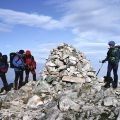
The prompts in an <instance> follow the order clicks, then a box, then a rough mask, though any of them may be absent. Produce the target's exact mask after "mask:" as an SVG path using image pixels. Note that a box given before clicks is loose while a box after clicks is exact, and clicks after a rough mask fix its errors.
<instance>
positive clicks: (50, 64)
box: [46, 61, 56, 67]
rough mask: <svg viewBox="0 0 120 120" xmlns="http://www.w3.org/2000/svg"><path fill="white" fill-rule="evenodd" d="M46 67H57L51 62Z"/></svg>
mask: <svg viewBox="0 0 120 120" xmlns="http://www.w3.org/2000/svg"><path fill="white" fill-rule="evenodd" d="M46 66H50V67H56V65H55V64H54V63H52V62H51V61H49V62H47V63H46Z"/></svg>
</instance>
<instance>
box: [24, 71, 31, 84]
mask: <svg viewBox="0 0 120 120" xmlns="http://www.w3.org/2000/svg"><path fill="white" fill-rule="evenodd" d="M29 72H30V71H29V70H25V74H26V76H25V83H28V78H29Z"/></svg>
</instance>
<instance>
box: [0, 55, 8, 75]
mask: <svg viewBox="0 0 120 120" xmlns="http://www.w3.org/2000/svg"><path fill="white" fill-rule="evenodd" d="M2 62H3V63H4V65H5V68H3V69H1V71H2V72H5V73H6V72H7V71H8V68H9V64H8V57H7V55H2Z"/></svg>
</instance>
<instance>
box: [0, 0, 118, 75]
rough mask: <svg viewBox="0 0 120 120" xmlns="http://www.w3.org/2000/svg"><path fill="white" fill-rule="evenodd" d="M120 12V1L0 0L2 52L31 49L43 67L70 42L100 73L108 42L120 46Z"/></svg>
mask: <svg viewBox="0 0 120 120" xmlns="http://www.w3.org/2000/svg"><path fill="white" fill-rule="evenodd" d="M119 11H120V0H0V45H1V46H0V51H1V52H2V53H3V54H7V55H9V53H10V52H15V51H19V50H20V49H24V50H31V52H32V54H33V55H34V57H35V59H36V61H37V62H38V63H40V64H44V63H45V60H46V58H48V55H49V53H50V50H51V49H53V48H56V47H57V46H58V45H59V44H61V43H67V44H69V45H72V46H73V47H75V48H76V49H78V50H80V51H81V52H84V53H85V55H86V57H87V59H89V60H90V61H91V64H92V65H93V68H94V69H95V70H96V71H97V70H98V69H99V67H100V65H101V63H99V60H102V59H104V58H105V56H106V53H107V50H108V45H107V43H108V41H110V40H114V41H115V42H116V44H120V14H119ZM104 68H105V69H104ZM103 71H104V72H102V75H103V73H104V74H105V72H106V64H105V65H104V67H103ZM119 73H120V72H119Z"/></svg>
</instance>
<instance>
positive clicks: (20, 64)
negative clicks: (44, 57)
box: [13, 50, 25, 90]
mask: <svg viewBox="0 0 120 120" xmlns="http://www.w3.org/2000/svg"><path fill="white" fill-rule="evenodd" d="M23 54H24V50H20V51H19V52H18V53H16V55H15V57H14V58H13V65H14V66H15V67H14V71H15V81H14V89H15V90H17V89H19V88H20V87H22V86H23V71H24V70H25V63H24V59H23ZM18 82H19V83H18Z"/></svg>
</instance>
